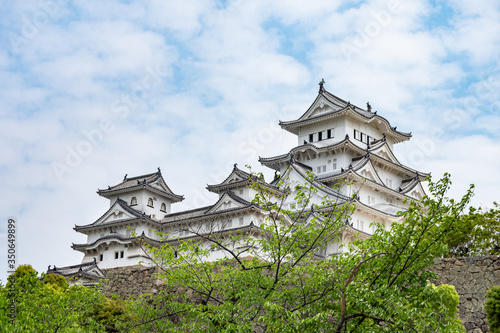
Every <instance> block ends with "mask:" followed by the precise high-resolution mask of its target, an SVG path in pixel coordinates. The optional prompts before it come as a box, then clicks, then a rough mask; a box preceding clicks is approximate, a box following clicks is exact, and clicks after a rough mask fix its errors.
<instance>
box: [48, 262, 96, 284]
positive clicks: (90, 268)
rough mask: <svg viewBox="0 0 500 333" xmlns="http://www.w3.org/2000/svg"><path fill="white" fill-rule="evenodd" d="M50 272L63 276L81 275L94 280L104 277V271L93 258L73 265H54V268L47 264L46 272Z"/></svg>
mask: <svg viewBox="0 0 500 333" xmlns="http://www.w3.org/2000/svg"><path fill="white" fill-rule="evenodd" d="M50 273H53V274H57V275H62V276H64V277H73V276H83V277H87V278H89V279H91V280H96V281H98V280H100V279H104V278H106V276H105V275H104V273H103V272H102V271H101V269H100V268H99V267H98V266H97V263H96V261H95V260H94V261H91V262H88V263H84V264H79V265H73V266H65V267H56V266H55V265H54V268H50V266H49V268H48V269H47V274H50Z"/></svg>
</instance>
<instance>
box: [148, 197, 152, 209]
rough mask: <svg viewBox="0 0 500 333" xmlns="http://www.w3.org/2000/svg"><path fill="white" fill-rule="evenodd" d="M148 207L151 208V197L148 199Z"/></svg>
mask: <svg viewBox="0 0 500 333" xmlns="http://www.w3.org/2000/svg"><path fill="white" fill-rule="evenodd" d="M148 207H151V208H153V199H152V198H149V199H148Z"/></svg>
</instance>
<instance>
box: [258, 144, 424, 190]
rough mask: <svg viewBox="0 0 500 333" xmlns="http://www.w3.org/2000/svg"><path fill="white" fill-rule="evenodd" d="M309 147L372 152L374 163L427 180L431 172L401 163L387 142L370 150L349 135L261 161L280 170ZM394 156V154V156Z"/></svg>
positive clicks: (293, 149) (313, 149)
mask: <svg viewBox="0 0 500 333" xmlns="http://www.w3.org/2000/svg"><path fill="white" fill-rule="evenodd" d="M308 149H310V150H312V151H314V152H315V153H323V152H326V151H334V150H349V151H353V152H354V153H356V154H359V155H360V156H363V155H366V154H367V153H370V159H371V161H372V162H374V163H381V164H383V165H385V166H387V167H390V168H391V169H394V170H398V171H399V172H402V173H405V174H407V176H415V175H418V176H419V178H420V180H425V178H427V177H430V173H425V172H420V171H416V170H414V169H412V168H409V167H407V166H405V165H403V164H401V163H400V162H399V161H398V160H397V159H396V157H395V156H394V154H393V153H392V151H391V149H390V148H389V146H388V144H387V142H385V141H382V140H380V141H379V142H378V143H377V144H376V145H375V146H373V147H371V148H369V149H368V150H364V149H362V148H361V147H359V146H357V145H356V144H354V143H353V142H352V141H351V140H350V139H349V136H346V137H345V138H344V140H342V141H340V142H334V143H331V144H328V145H317V143H316V142H314V143H310V142H308V143H307V144H304V145H301V146H296V147H294V148H292V149H291V150H290V152H288V153H286V154H282V155H278V156H273V157H259V162H260V163H261V164H262V165H265V166H267V167H269V168H271V169H273V170H280V166H282V165H283V164H286V165H288V163H289V160H290V158H291V157H292V156H295V154H296V153H298V152H304V151H306V150H308ZM385 149H387V151H388V152H390V154H389V153H387V156H388V157H390V159H388V158H387V157H386V156H384V155H383V154H382V155H379V154H378V153H379V152H381V151H385ZM392 156H394V158H393V157H392Z"/></svg>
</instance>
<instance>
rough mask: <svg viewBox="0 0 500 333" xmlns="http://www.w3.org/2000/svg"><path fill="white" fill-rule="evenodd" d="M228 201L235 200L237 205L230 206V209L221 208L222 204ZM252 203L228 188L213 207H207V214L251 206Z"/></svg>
mask: <svg viewBox="0 0 500 333" xmlns="http://www.w3.org/2000/svg"><path fill="white" fill-rule="evenodd" d="M228 201H229V202H234V203H235V204H236V207H232V208H228V209H225V208H221V206H222V204H223V203H226V202H228ZM251 205H252V203H251V202H249V201H246V200H244V199H242V198H240V197H239V196H237V195H236V194H234V193H233V192H231V191H229V190H226V191H225V192H224V194H223V195H221V196H220V198H219V200H217V202H216V203H215V204H214V205H213V206H212V207H210V208H209V209H207V210H206V211H205V214H209V213H215V212H221V211H224V210H231V209H234V208H243V207H249V206H251Z"/></svg>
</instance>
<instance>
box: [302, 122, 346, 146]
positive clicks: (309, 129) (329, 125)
mask: <svg viewBox="0 0 500 333" xmlns="http://www.w3.org/2000/svg"><path fill="white" fill-rule="evenodd" d="M344 127H345V120H344V119H330V120H326V121H324V122H319V123H314V124H310V125H306V126H303V127H301V128H300V129H299V133H298V136H297V139H298V140H297V143H298V145H299V146H300V145H302V144H304V140H305V141H306V142H309V134H313V135H314V140H313V142H312V143H313V144H314V143H315V142H318V132H323V140H322V141H325V140H326V139H327V133H326V131H327V130H329V129H330V130H332V137H333V139H332V143H334V142H339V141H342V140H344V138H345V128H344Z"/></svg>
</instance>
